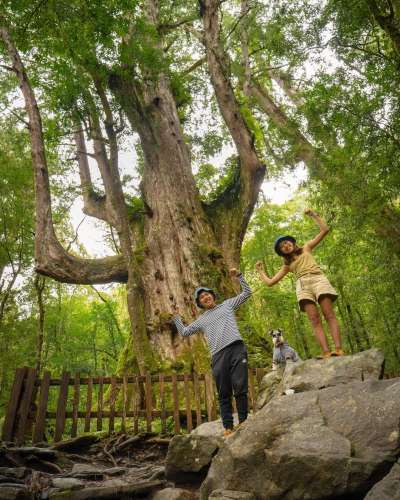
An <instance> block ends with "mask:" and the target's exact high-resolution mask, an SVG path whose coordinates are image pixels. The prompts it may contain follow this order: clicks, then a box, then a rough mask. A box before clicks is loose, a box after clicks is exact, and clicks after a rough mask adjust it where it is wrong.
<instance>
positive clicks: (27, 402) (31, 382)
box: [16, 368, 37, 445]
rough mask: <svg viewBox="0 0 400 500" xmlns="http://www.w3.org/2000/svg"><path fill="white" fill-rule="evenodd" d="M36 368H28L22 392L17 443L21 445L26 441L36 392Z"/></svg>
mask: <svg viewBox="0 0 400 500" xmlns="http://www.w3.org/2000/svg"><path fill="white" fill-rule="evenodd" d="M36 374H37V372H36V370H35V369H34V368H28V372H27V375H26V379H25V385H24V390H23V393H22V399H21V404H20V407H19V408H20V411H19V420H18V428H17V434H16V443H17V445H21V444H23V443H24V442H25V434H26V431H27V424H28V418H29V416H30V412H31V407H32V403H33V397H34V393H35V382H36Z"/></svg>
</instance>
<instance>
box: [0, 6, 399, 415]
mask: <svg viewBox="0 0 400 500" xmlns="http://www.w3.org/2000/svg"><path fill="white" fill-rule="evenodd" d="M67 3H68V6H67ZM67 3H65V5H64V2H62V1H61V2H60V1H59V2H57V5H58V6H56V5H55V3H54V5H53V2H40V1H37V2H24V1H15V0H14V1H11V2H7V1H4V0H3V1H2V2H1V4H2V8H3V13H2V14H0V19H1V22H2V23H3V22H5V23H6V24H7V25H8V26H11V27H12V29H13V30H14V36H15V38H16V40H17V45H18V46H19V49H20V51H21V54H22V56H21V57H22V58H23V60H24V61H25V63H26V65H27V68H28V69H27V71H28V73H29V75H30V77H31V80H32V85H33V87H34V88H35V89H36V92H37V96H38V100H39V106H40V109H41V113H42V119H43V129H44V136H45V143H46V151H47V160H48V166H49V171H50V179H51V190H52V200H53V222H54V224H55V226H56V228H57V236H58V238H59V240H60V241H61V242H62V244H63V246H64V248H67V249H68V250H69V251H71V252H73V253H76V254H79V255H83V256H88V251H87V250H86V249H85V247H84V245H83V244H82V242H81V240H80V232H79V228H78V229H77V228H76V226H75V227H73V225H72V223H71V207H72V206H73V204H74V203H75V201H76V199H77V198H78V197H80V196H81V195H82V190H81V187H80V185H79V182H78V181H77V178H78V173H77V172H78V167H77V156H76V150H75V149H74V147H73V146H72V145H71V141H70V140H69V139H68V137H66V135H67V133H66V129H67V128H68V127H67V122H68V113H69V110H70V108H71V106H72V97H73V96H74V93H75V92H76V88H75V86H77V85H78V83H76V81H75V79H76V78H77V76H76V74H74V73H70V74H69V73H68V69H67V63H66V60H67V56H68V57H69V54H68V51H70V52H73V51H74V50H75V49H76V47H74V43H76V40H77V38H76V36H75V35H76V34H75V33H73V32H72V31H71V33H70V37H71V47H68V46H67V45H65V44H64V43H63V46H62V47H60V46H57V36H58V34H57V30H56V29H54V30H53V27H54V25H55V24H54V23H57V19H56V18H57V16H59V17H60V19H61V18H62V16H63V15H66V10H68V13H69V14H70V19H71V22H72V21H73V22H74V23H75V30H76V31H77V32H78V31H79V36H84V37H87V38H88V39H91V38H92V37H93V36H94V32H93V24H92V23H93V22H94V21H95V22H96V23H97V24H96V25H97V27H99V26H100V28H99V30H98V32H96V36H98V37H99V42H98V43H99V44H103V47H104V46H106V47H107V43H108V49H109V50H110V52H111V51H112V46H113V43H114V41H115V40H113V31H112V30H116V31H118V30H117V29H116V27H115V26H113V27H112V29H111V28H110V23H111V21H110V19H113V16H115V18H118V15H119V12H120V11H124V9H126V8H127V5H125V4H126V3H127V2H123V1H122V0H121V1H114V2H108V1H107V2H96V1H94V0H93V1H92V0H91V1H86V2H80V1H78V0H74V1H73V2H67ZM128 3H129V2H128ZM133 3H135V2H133ZM159 3H160V6H161V7H160V8H161V9H162V11H163V15H164V16H167V15H169V16H170V22H169V24H168V23H165V24H164V27H163V28H162V29H164V30H165V32H168V34H169V35H168V36H169V37H170V39H169V43H170V46H171V47H172V46H173V45H174V44H176V45H177V47H176V48H175V49H174V51H173V52H171V53H170V55H169V57H170V58H171V60H172V62H171V61H170V63H171V64H172V66H173V65H174V64H175V65H176V67H175V68H174V71H175V73H173V72H172V73H171V75H170V77H171V79H172V80H173V87H174V92H175V97H176V96H178V98H179V102H180V106H178V109H179V111H180V113H181V116H180V119H181V121H182V123H184V125H185V132H186V136H185V137H186V141H187V143H188V144H189V145H190V150H191V154H192V157H193V167H192V168H193V171H194V174H195V179H196V183H197V187H198V189H199V191H200V194H201V197H202V200H203V202H204V203H205V204H207V203H210V204H211V203H212V202H213V200H215V199H216V198H217V196H218V195H219V194H220V193H221V192H222V191H223V190H224V189H225V188H226V186H227V185H229V183H230V182H231V180H232V178H233V177H234V176H235V175H236V169H235V165H236V163H237V162H236V152H235V149H234V146H233V143H232V140H231V137H230V134H229V131H228V127H227V126H226V124H225V123H224V121H223V120H222V118H221V116H220V114H219V111H218V107H217V103H216V98H215V96H214V94H213V89H212V88H211V86H210V84H209V83H208V81H207V79H206V78H205V76H204V75H205V73H206V69H205V58H204V56H203V55H202V54H201V52H200V50H199V49H198V48H193V46H192V45H191V41H190V40H191V37H194V38H195V39H196V37H198V36H199V29H200V28H199V26H197V25H196V23H197V22H198V19H199V17H200V15H201V9H202V8H203V2H200V4H197V3H196V2H193V3H192V2H167V1H166V2H163V1H161V2H159ZM206 3H207V2H206ZM135 5H136V4H135ZM138 5H139V4H138ZM199 5H200V6H199ZM219 8H220V9H221V10H222V11H223V12H222V14H223V15H222V16H221V17H220V26H221V33H222V35H221V39H222V40H223V44H224V48H225V50H226V53H227V55H228V56H229V68H230V78H231V82H232V87H233V89H234V92H235V96H236V99H237V101H238V102H239V104H240V109H241V113H242V115H243V116H244V117H245V118H246V124H247V127H248V128H249V130H250V131H251V133H252V137H253V140H254V147H255V148H256V150H257V153H258V155H259V157H260V158H262V161H263V164H264V165H265V166H266V180H268V181H273V180H282V179H283V181H285V180H291V179H292V178H296V176H297V175H298V171H299V169H302V168H305V169H306V170H307V178H306V180H303V181H302V182H301V184H300V185H299V186H298V188H297V189H296V190H295V192H293V194H292V197H291V199H289V200H287V201H285V202H284V203H282V204H274V203H272V202H271V201H270V200H269V192H268V189H269V188H268V187H267V186H269V185H270V183H268V185H267V184H264V188H262V190H261V193H260V196H259V199H258V202H257V205H256V207H255V209H254V212H253V215H252V218H251V220H250V223H249V226H248V228H247V233H246V236H245V238H244V242H243V246H242V252H241V269H242V270H243V272H244V273H245V275H246V277H247V278H248V280H249V282H250V283H251V285H252V287H253V289H254V296H253V298H252V299H251V300H250V301H249V302H248V304H247V305H246V306H245V307H244V308H243V310H242V313H241V316H240V328H241V331H242V333H243V335H244V337H245V339H246V342H247V345H248V347H249V353H250V363H251V365H252V366H268V365H270V363H271V346H270V341H269V338H268V336H267V335H266V332H267V331H268V329H270V328H278V327H279V328H282V329H283V330H284V332H285V334H286V337H287V339H288V341H289V342H290V343H291V345H292V346H293V347H294V348H296V349H297V350H298V352H299V354H300V356H301V357H303V358H307V357H311V356H313V355H315V354H316V353H317V352H318V347H317V344H316V341H315V340H314V338H313V335H312V332H311V329H310V327H309V325H308V322H307V318H306V317H305V315H304V314H302V313H300V311H299V309H298V306H297V303H296V300H295V294H294V282H293V281H292V279H291V278H290V277H287V278H285V279H284V280H283V281H282V282H281V284H279V285H277V286H275V287H273V288H267V287H266V286H265V285H263V284H262V283H261V282H260V281H259V280H258V278H257V276H256V274H255V272H254V264H255V262H256V261H257V260H262V261H263V262H264V265H265V267H266V269H267V271H268V272H269V273H272V272H274V271H276V270H277V269H278V268H279V266H280V259H279V258H278V257H277V256H276V255H274V252H273V241H274V239H275V238H276V236H278V235H280V234H285V233H289V234H293V235H295V236H297V238H298V240H299V241H300V242H304V241H306V240H307V239H308V238H311V237H312V236H313V235H314V234H315V233H316V230H317V228H316V226H315V225H313V223H312V221H310V220H308V219H307V218H306V217H304V216H303V210H304V209H305V208H306V207H308V206H309V207H312V208H314V209H315V210H317V211H318V212H319V213H320V214H321V215H322V216H323V217H324V218H325V219H326V220H327V222H328V224H329V225H330V226H331V229H332V230H331V232H330V233H329V235H328V236H327V237H326V239H325V240H324V242H323V243H322V244H321V245H320V246H319V247H318V249H317V251H316V255H317V258H318V260H319V262H320V263H321V265H322V268H323V269H324V271H326V273H327V275H328V276H329V278H330V280H331V282H332V284H333V285H334V287H335V288H336V289H337V290H338V292H339V299H338V301H337V306H336V311H337V315H338V318H339V320H340V324H341V329H342V334H343V338H344V348H345V350H346V352H348V353H354V352H358V351H360V350H364V349H368V348H370V347H379V348H381V349H383V350H384V352H385V355H386V366H387V370H388V371H389V372H397V373H398V372H399V370H400V313H399V303H400V300H399V299H400V291H399V285H398V284H399V282H400V266H399V254H400V224H399V222H400V197H399V187H400V168H399V167H400V3H399V2H398V0H391V1H390V0H376V1H372V0H354V1H350V2H349V1H342V0H331V1H329V0H325V1H319V2H316V1H305V0H301V1H298V2H292V1H285V0H275V1H271V2H270V1H266V0H265V1H248V2H237V1H233V0H232V1H229V2H226V1H225V2H220V5H219ZM82 13H84V14H85V15H84V16H82ZM46 22H47V24H46ZM102 22H103V24H102ZM60 23H61V24H62V21H61V20H60ZM121 23H122V21H121ZM122 24H123V23H122ZM71 28H72V26H69V29H71ZM136 29H137V30H138V32H137V46H136V47H135V50H136V54H137V57H139V58H143V60H145V61H146V58H147V59H149V61H147V63H148V64H157V61H156V60H154V59H152V58H154V57H155V56H154V53H151V51H149V52H146V50H145V45H144V41H143V40H144V39H146V37H148V36H149V34H148V32H146V26H144V25H142V26H141V27H140V26H139V25H137V26H136ZM140 29H142V32H141V31H140ZM160 30H161V28H160ZM122 31H123V30H122V28H121V32H122ZM60 36H61V35H60ZM46 37H47V39H48V40H49V43H47V42H46ZM38 40H39V41H38ZM40 40H41V42H40ZM78 41H79V40H78ZM46 45H47V46H46ZM3 49H4V47H2V49H1V50H3ZM50 49H51V50H54V53H52V54H50V55H49V53H48V50H50ZM178 53H179V54H180V56H179V58H178V55H177V54H178ZM66 54H67V55H66ZM80 56H82V54H80ZM103 57H105V56H104V53H103ZM174 58H175V59H174ZM49 61H50V63H51V64H50V63H49ZM81 62H82V61H81ZM46 65H49V66H46ZM82 65H83V62H82ZM9 66H10V61H9V59H8V56H7V53H6V51H5V50H3V53H2V69H1V77H0V416H1V415H2V414H3V413H4V408H5V404H6V402H7V397H8V393H9V389H10V385H11V383H12V378H13V373H14V370H15V368H16V367H19V366H23V365H28V366H33V367H37V368H38V369H39V370H44V369H47V370H50V371H51V372H52V373H54V374H59V373H61V372H62V371H63V370H70V371H72V372H75V371H79V372H81V373H91V374H112V373H116V372H121V371H124V370H126V369H127V364H126V362H125V361H126V356H127V353H128V352H129V350H130V349H131V326H130V317H129V314H128V311H127V305H126V287H125V285H122V284H113V285H107V286H98V285H89V284H88V285H71V284H66V283H60V282H57V281H54V280H52V279H51V278H48V277H45V276H42V275H39V274H36V273H35V270H34V238H35V213H34V212H35V203H34V198H35V193H34V191H35V189H34V180H33V174H32V158H31V143H30V139H29V134H28V128H27V118H26V115H25V111H24V105H23V103H22V100H21V96H20V94H19V90H18V85H17V81H16V79H15V78H14V76H13V74H12V72H10V71H9V69H10V67H9ZM183 66H185V68H186V71H185V72H183V71H181V72H180V73H179V70H182V67H183ZM77 67H78V68H79V64H78V65H77ZM60 75H62V76H63V77H62V78H61V77H60ZM82 78H83V77H82ZM66 81H67V82H69V85H70V86H69V87H66V86H65V82H66ZM84 83H85V82H84ZM86 83H87V82H86ZM79 84H82V82H81V81H80V82H79ZM87 85H90V84H89V83H87ZM113 106H117V105H116V104H113ZM113 112H116V113H118V112H119V110H118V109H117V107H116V108H115V109H113ZM121 120H123V118H121ZM118 141H119V143H120V147H121V151H123V152H124V158H126V161H125V163H124V165H123V166H122V167H121V171H122V183H123V185H124V187H126V192H128V193H129V194H128V195H127V197H129V199H130V201H132V200H133V201H132V203H135V200H136V199H137V198H136V197H137V196H138V193H140V180H141V173H142V168H143V154H142V152H141V150H140V145H139V141H138V140H137V139H135V133H134V131H133V130H132V129H131V128H130V126H129V124H127V123H126V124H125V125H124V127H123V128H121V132H120V133H119V137H118ZM91 168H94V167H93V166H91ZM97 229H98V231H99V234H102V236H103V245H104V246H105V247H107V248H109V249H110V250H112V251H116V252H117V253H118V251H119V250H120V249H119V248H118V245H119V244H118V242H116V237H115V232H114V231H113V229H112V227H111V225H109V224H107V223H105V222H101V223H100V222H98V223H97ZM81 239H83V238H81ZM171 251H173V249H172V250H171ZM223 298H224V297H223V296H222V295H221V296H220V297H219V299H223ZM167 319H168V318H167ZM170 368H171V369H175V370H178V371H179V370H183V369H184V368H185V365H184V364H180V363H179V362H177V363H176V364H175V365H174V366H171V367H170Z"/></svg>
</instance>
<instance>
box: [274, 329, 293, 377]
mask: <svg viewBox="0 0 400 500" xmlns="http://www.w3.org/2000/svg"><path fill="white" fill-rule="evenodd" d="M269 335H271V337H272V343H273V345H274V351H273V354H272V369H273V370H277V369H278V366H279V365H286V363H287V362H288V361H289V362H292V361H293V362H296V361H300V357H299V355H298V354H297V352H296V351H295V350H294V349H293V348H292V347H290V345H289V344H288V343H287V342H286V341H285V339H284V338H283V333H282V330H279V329H277V330H270V331H269Z"/></svg>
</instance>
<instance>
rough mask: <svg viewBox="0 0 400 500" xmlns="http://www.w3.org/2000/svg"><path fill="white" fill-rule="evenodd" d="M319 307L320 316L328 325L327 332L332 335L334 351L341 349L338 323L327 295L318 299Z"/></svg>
mask: <svg viewBox="0 0 400 500" xmlns="http://www.w3.org/2000/svg"><path fill="white" fill-rule="evenodd" d="M319 305H320V307H321V311H322V314H323V315H324V318H325V320H326V322H327V323H328V327H329V332H330V334H331V335H332V338H333V341H334V343H335V347H336V349H341V348H342V341H341V338H340V328H339V322H338V320H337V318H336V314H335V311H334V309H333V302H332V299H331V297H329V295H324V296H322V297H320V299H319Z"/></svg>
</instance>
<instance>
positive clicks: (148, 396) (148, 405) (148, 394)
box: [145, 373, 153, 432]
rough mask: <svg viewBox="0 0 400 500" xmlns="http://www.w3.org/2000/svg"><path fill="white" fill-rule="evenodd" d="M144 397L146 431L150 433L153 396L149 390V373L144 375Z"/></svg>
mask: <svg viewBox="0 0 400 500" xmlns="http://www.w3.org/2000/svg"><path fill="white" fill-rule="evenodd" d="M145 397H146V430H147V432H151V422H152V419H153V395H152V389H151V375H150V373H146V382H145Z"/></svg>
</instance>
